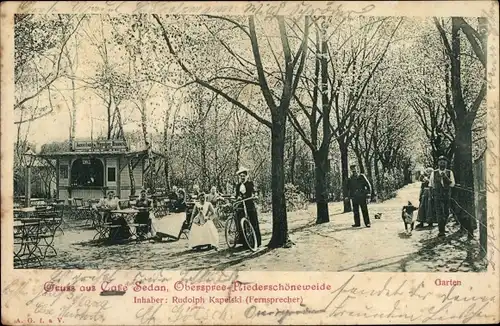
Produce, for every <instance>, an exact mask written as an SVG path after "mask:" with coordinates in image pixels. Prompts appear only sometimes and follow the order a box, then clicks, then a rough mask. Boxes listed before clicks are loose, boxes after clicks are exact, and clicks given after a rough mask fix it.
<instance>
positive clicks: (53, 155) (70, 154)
mask: <svg viewBox="0 0 500 326" xmlns="http://www.w3.org/2000/svg"><path fill="white" fill-rule="evenodd" d="M151 153H153V154H154V155H157V156H161V157H164V155H163V154H161V153H158V152H153V151H151ZM145 154H148V150H147V149H144V150H140V151H128V152H125V151H123V152H122V151H93V152H92V151H88V152H79V151H68V152H57V153H45V154H38V155H37V156H39V157H43V158H48V159H51V158H52V159H55V158H60V157H75V156H125V157H131V156H141V155H145Z"/></svg>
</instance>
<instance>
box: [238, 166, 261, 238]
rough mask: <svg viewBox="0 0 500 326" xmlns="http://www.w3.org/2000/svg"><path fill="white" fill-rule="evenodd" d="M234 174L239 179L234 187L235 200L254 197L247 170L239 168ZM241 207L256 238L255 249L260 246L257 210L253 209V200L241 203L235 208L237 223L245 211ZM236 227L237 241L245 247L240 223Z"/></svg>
mask: <svg viewBox="0 0 500 326" xmlns="http://www.w3.org/2000/svg"><path fill="white" fill-rule="evenodd" d="M236 174H237V175H238V177H239V183H238V184H237V186H236V200H244V199H248V198H251V197H253V196H254V191H255V189H254V185H253V182H252V181H250V180H249V178H248V169H246V168H240V169H239V170H238V172H236ZM243 205H245V206H246V210H247V214H248V219H249V220H250V223H251V224H252V226H253V229H254V231H255V235H256V237H257V247H260V245H261V241H262V239H261V235H260V228H259V219H258V217H257V208H256V207H255V202H254V200H253V199H248V200H245V201H243V202H242V203H241V204H240V206H239V207H238V208H237V211H236V214H237V215H236V216H237V217H238V222H239V221H240V220H241V218H243V217H244V216H245V210H244V207H243ZM236 224H237V227H238V234H239V241H240V242H242V243H243V245H245V246H246V244H245V241H244V240H243V232H242V230H241V227H240V223H236Z"/></svg>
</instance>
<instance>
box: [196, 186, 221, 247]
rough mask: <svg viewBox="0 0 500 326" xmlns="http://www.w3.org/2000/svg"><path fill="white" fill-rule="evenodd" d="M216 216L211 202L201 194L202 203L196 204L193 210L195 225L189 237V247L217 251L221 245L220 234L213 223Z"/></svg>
mask: <svg viewBox="0 0 500 326" xmlns="http://www.w3.org/2000/svg"><path fill="white" fill-rule="evenodd" d="M214 215H215V209H214V207H213V206H212V204H211V203H210V202H209V201H206V200H205V194H203V193H201V194H200V201H199V203H196V204H195V206H194V210H193V216H194V218H193V225H192V226H191V234H190V236H189V246H190V247H191V249H194V250H197V249H201V248H203V247H205V248H206V249H211V248H213V249H215V250H217V247H218V245H219V233H218V232H217V228H216V227H215V225H214V223H213V222H212V221H211V219H212V217H213V216H214Z"/></svg>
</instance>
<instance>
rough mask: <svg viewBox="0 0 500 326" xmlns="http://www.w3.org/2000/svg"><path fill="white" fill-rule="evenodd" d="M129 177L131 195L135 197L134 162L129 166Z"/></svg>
mask: <svg viewBox="0 0 500 326" xmlns="http://www.w3.org/2000/svg"><path fill="white" fill-rule="evenodd" d="M128 176H129V178H130V195H131V196H133V195H135V179H134V169H133V167H132V162H130V163H129V164H128Z"/></svg>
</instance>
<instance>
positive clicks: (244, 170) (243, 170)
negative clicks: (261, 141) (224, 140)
mask: <svg viewBox="0 0 500 326" xmlns="http://www.w3.org/2000/svg"><path fill="white" fill-rule="evenodd" d="M242 173H248V169H247V168H245V167H240V169H239V170H238V171H237V172H236V174H237V175H240V174H242Z"/></svg>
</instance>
